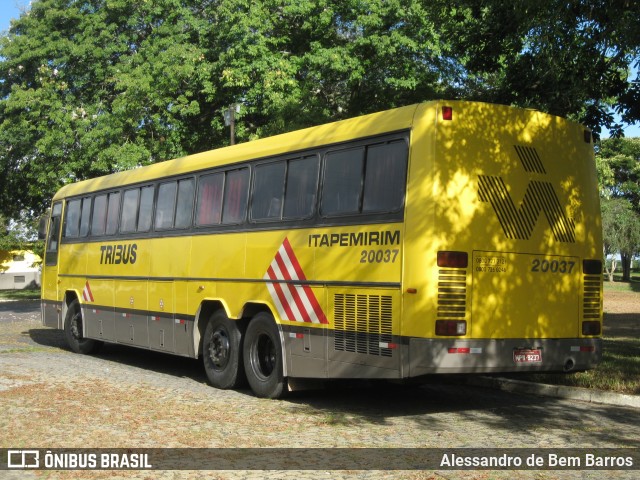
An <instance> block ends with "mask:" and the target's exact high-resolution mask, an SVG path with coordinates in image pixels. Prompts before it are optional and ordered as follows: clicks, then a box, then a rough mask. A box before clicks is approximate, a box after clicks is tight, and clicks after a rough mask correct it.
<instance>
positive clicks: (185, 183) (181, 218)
mask: <svg viewBox="0 0 640 480" xmlns="http://www.w3.org/2000/svg"><path fill="white" fill-rule="evenodd" d="M194 193H195V186H194V181H193V178H188V179H186V180H180V181H179V182H178V202H177V207H176V221H175V224H174V227H175V228H189V227H190V226H191V218H192V217H193V195H194Z"/></svg>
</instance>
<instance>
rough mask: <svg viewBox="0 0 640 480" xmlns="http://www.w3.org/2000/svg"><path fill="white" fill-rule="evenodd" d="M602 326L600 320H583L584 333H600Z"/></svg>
mask: <svg viewBox="0 0 640 480" xmlns="http://www.w3.org/2000/svg"><path fill="white" fill-rule="evenodd" d="M600 332H601V328H600V322H599V321H586V322H582V335H600Z"/></svg>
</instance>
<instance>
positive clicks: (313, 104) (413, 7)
mask: <svg viewBox="0 0 640 480" xmlns="http://www.w3.org/2000/svg"><path fill="white" fill-rule="evenodd" d="M639 18H640V6H639V4H638V2H629V1H615V2H604V1H597V0H581V1H577V0H572V1H569V2H566V1H562V2H560V1H558V0H544V1H540V2H529V1H526V0H515V1H513V0H512V1H510V2H505V1H504V0H483V1H480V0H465V1H462V2H448V1H446V0H433V1H430V2H426V1H418V0H340V1H337V0H315V1H311V0H296V1H293V0H254V1H252V2H246V1H245V0H147V1H140V2H134V1H130V0H33V2H32V4H31V9H30V10H29V11H28V12H27V13H25V14H24V15H22V16H21V17H20V18H19V19H18V20H16V21H14V22H13V23H12V25H11V28H10V30H9V31H8V32H7V33H6V34H5V35H4V36H2V37H1V38H0V170H1V172H0V212H1V213H2V214H3V215H4V218H6V219H9V218H13V219H18V218H21V217H24V216H25V215H26V216H27V217H28V216H37V215H39V214H40V213H42V212H43V211H44V210H45V209H46V208H47V205H48V204H49V202H50V199H51V197H52V196H53V194H54V192H55V191H56V190H57V189H58V188H59V187H60V186H61V185H64V184H66V183H69V182H73V181H76V180H80V179H84V178H89V177H95V176H97V175H102V174H105V173H110V172H114V171H119V170H124V169H130V168H134V167H136V166H139V165H146V164H149V163H154V162H157V161H160V160H164V159H168V158H173V157H178V156H182V155H186V154H190V153H195V152H198V151H203V150H208V149H211V148H215V147H218V146H222V145H225V144H227V143H228V133H227V131H226V128H225V126H224V122H223V118H222V112H223V111H224V110H225V109H226V108H227V107H228V106H229V105H231V104H235V103H238V104H241V111H240V114H239V119H238V122H237V125H236V133H237V136H238V141H247V140H250V139H253V138H257V137H263V136H266V135H271V134H275V133H279V132H284V131H288V130H293V129H296V128H301V127H306V126H310V125H314V124H319V123H323V122H327V121H331V120H336V119H340V118H345V117H351V116H355V115H359V114H364V113H368V112H372V111H377V110H381V109H385V108H391V107H394V106H400V105H405V104H409V103H413V102H418V101H424V100H429V99H434V98H439V97H447V98H466V99H476V100H486V101H493V102H498V103H507V104H513V105H519V106H524V107H534V108H538V109H541V110H544V111H547V112H550V113H554V114H558V115H562V116H569V117H572V118H575V119H578V120H581V121H583V122H585V123H586V124H587V125H588V126H589V127H590V128H592V129H593V130H594V131H596V132H598V131H600V129H601V128H602V127H607V128H610V127H612V126H613V117H612V115H611V114H612V108H615V109H616V110H617V111H618V112H619V113H620V114H621V115H622V117H623V118H624V119H625V120H626V121H637V120H639V119H640V107H639V105H640V84H639V82H638V78H636V79H631V78H629V70H630V67H631V66H633V65H634V64H635V65H636V66H637V63H638V58H639V55H638V52H639V50H638V49H639V47H640V30H639V29H638V28H637V21H638V19H639ZM5 224H6V222H5Z"/></svg>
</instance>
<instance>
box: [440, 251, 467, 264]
mask: <svg viewBox="0 0 640 480" xmlns="http://www.w3.org/2000/svg"><path fill="white" fill-rule="evenodd" d="M468 265H469V254H468V253H467V252H450V251H442V250H441V251H439V252H438V266H439V267H440V268H467V266H468Z"/></svg>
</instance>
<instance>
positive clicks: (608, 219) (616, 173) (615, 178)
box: [596, 138, 640, 282]
mask: <svg viewBox="0 0 640 480" xmlns="http://www.w3.org/2000/svg"><path fill="white" fill-rule="evenodd" d="M596 165H597V167H598V168H597V169H598V176H599V181H600V191H601V195H602V196H603V197H604V198H603V201H602V224H603V233H604V240H605V254H616V253H619V254H620V258H621V264H622V274H623V275H622V276H623V280H624V281H627V282H628V281H630V280H631V260H632V259H633V257H634V256H635V255H637V254H638V253H640V138H609V139H605V140H602V141H601V142H599V144H598V146H597V152H596Z"/></svg>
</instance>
